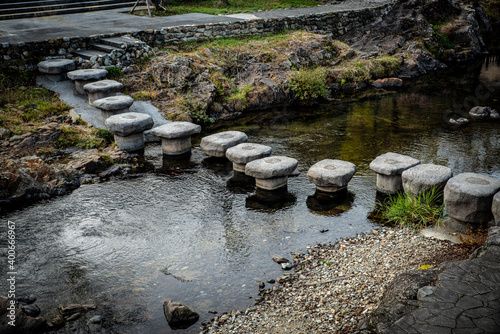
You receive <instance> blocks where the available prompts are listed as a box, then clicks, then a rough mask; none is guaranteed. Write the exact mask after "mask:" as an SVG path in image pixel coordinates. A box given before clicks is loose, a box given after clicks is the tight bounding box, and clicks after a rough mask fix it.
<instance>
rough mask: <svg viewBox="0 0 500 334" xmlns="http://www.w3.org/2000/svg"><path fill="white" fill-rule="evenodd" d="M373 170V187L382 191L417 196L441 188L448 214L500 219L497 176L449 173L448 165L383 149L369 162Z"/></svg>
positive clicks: (469, 220)
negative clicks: (374, 181)
mask: <svg viewBox="0 0 500 334" xmlns="http://www.w3.org/2000/svg"><path fill="white" fill-rule="evenodd" d="M370 168H371V169H372V170H373V171H374V172H376V173H377V190H379V191H380V192H382V193H386V194H396V193H398V192H400V191H404V192H405V193H407V194H411V195H412V196H418V195H420V194H422V193H423V192H424V191H429V190H431V188H433V187H435V188H437V189H438V190H441V191H443V189H444V191H443V195H444V205H445V210H446V213H447V214H448V216H450V217H451V218H454V219H456V220H458V221H460V222H464V223H473V224H483V223H488V222H490V221H491V220H492V218H493V219H494V221H495V223H497V224H498V223H500V180H499V179H496V178H494V177H491V176H488V175H484V174H478V173H462V174H459V175H456V176H453V172H452V171H451V169H450V168H448V167H445V166H439V165H433V164H421V163H420V161H419V160H417V159H414V158H412V157H409V156H407V155H402V154H397V153H386V154H382V155H380V156H378V157H377V158H375V160H373V161H372V162H371V163H370Z"/></svg>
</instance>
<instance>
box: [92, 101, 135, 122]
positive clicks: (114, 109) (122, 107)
mask: <svg viewBox="0 0 500 334" xmlns="http://www.w3.org/2000/svg"><path fill="white" fill-rule="evenodd" d="M133 103H134V99H133V98H132V97H130V96H128V95H117V96H108V97H105V98H102V99H99V100H95V101H94V107H96V108H98V109H101V115H102V118H103V119H107V118H108V117H111V116H113V115H117V114H124V113H127V112H129V108H130V106H131V105H132V104H133Z"/></svg>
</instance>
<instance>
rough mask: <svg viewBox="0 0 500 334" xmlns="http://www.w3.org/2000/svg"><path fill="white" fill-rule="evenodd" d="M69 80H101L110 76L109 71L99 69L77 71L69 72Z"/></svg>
mask: <svg viewBox="0 0 500 334" xmlns="http://www.w3.org/2000/svg"><path fill="white" fill-rule="evenodd" d="M67 75H68V79H70V80H81V81H88V80H99V79H102V78H105V77H106V75H108V71H106V70H103V69H98V68H89V69H84V70H76V71H71V72H68V74H67Z"/></svg>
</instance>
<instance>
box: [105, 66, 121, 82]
mask: <svg viewBox="0 0 500 334" xmlns="http://www.w3.org/2000/svg"><path fill="white" fill-rule="evenodd" d="M106 71H108V75H107V77H108V79H112V80H115V79H118V78H120V77H122V76H123V75H124V74H123V72H122V70H121V69H120V68H118V67H116V66H108V67H106Z"/></svg>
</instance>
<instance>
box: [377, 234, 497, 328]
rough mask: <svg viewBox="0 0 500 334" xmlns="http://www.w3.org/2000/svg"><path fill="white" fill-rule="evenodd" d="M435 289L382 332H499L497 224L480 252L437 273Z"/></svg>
mask: <svg viewBox="0 0 500 334" xmlns="http://www.w3.org/2000/svg"><path fill="white" fill-rule="evenodd" d="M436 286H437V290H436V291H434V293H433V294H431V295H428V296H425V297H423V298H421V300H420V302H421V305H420V307H419V308H417V309H416V310H414V311H413V312H411V313H410V314H408V315H406V316H404V317H403V318H401V319H399V320H398V321H396V323H395V324H394V325H393V326H392V327H390V328H389V329H387V330H385V331H383V333H384V334H399V333H405V334H406V333H408V334H412V333H415V334H425V333H429V334H452V333H453V334H476V333H477V334H479V333H491V334H493V333H500V227H499V226H496V227H491V228H490V229H489V231H488V239H487V241H486V244H485V246H484V247H483V252H480V253H479V255H478V256H477V257H476V258H473V259H471V260H468V261H465V262H463V263H461V264H459V265H458V266H456V267H453V268H451V269H448V270H446V271H444V272H443V273H441V274H440V275H439V276H438V280H437V283H436Z"/></svg>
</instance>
